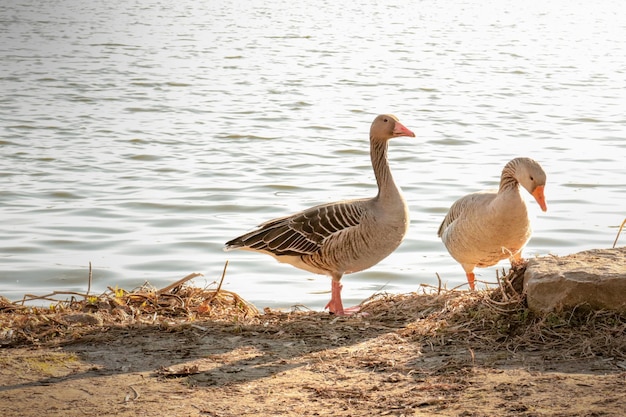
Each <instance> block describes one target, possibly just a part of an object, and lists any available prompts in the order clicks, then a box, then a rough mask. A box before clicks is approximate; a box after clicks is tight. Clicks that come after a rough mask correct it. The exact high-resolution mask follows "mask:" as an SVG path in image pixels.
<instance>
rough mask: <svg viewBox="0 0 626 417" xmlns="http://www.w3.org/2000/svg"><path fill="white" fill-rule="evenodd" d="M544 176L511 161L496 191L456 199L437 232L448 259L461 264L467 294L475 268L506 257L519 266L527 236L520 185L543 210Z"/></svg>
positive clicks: (526, 161) (528, 163) (526, 163)
mask: <svg viewBox="0 0 626 417" xmlns="http://www.w3.org/2000/svg"><path fill="white" fill-rule="evenodd" d="M545 184H546V173H545V172H544V171H543V169H542V168H541V165H539V163H537V162H536V161H534V160H533V159H530V158H515V159H513V160H511V161H509V162H508V163H507V164H506V165H505V166H504V169H503V170H502V175H501V177H500V188H499V189H498V190H497V191H495V190H493V191H481V192H476V193H472V194H468V195H466V196H464V197H461V198H460V199H458V200H457V201H455V202H454V203H453V204H452V206H451V207H450V210H449V211H448V214H447V215H446V217H445V218H444V219H443V222H442V223H441V226H439V230H438V232H437V234H438V236H439V237H440V238H441V240H442V241H443V243H444V245H445V247H446V249H447V250H448V252H449V253H450V255H451V256H452V257H453V258H454V259H455V260H456V261H457V262H458V263H460V264H461V266H462V267H463V270H464V271H465V275H466V276H467V282H468V283H469V287H470V289H471V290H474V289H475V286H474V279H475V276H474V268H475V267H479V268H485V267H488V266H493V265H495V264H497V263H498V262H499V261H501V260H502V259H507V258H508V259H509V260H510V262H511V266H515V265H518V264H519V263H521V262H522V248H523V247H524V246H525V245H526V243H527V242H528V240H529V239H530V235H531V227H530V220H529V218H528V211H527V208H526V203H525V202H524V198H523V197H522V195H521V194H520V189H519V185H521V186H522V187H524V188H525V189H526V190H527V191H528V192H529V193H530V194H531V195H532V196H533V197H534V198H535V200H536V201H537V204H539V207H541V210H542V211H546V210H547V206H546V199H545V196H544V187H545Z"/></svg>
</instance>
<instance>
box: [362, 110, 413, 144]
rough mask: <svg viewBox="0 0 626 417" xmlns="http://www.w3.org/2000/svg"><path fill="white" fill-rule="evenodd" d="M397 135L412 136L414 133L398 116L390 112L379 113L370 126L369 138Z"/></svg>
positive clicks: (387, 138)
mask: <svg viewBox="0 0 626 417" xmlns="http://www.w3.org/2000/svg"><path fill="white" fill-rule="evenodd" d="M399 136H409V137H412V138H414V137H415V133H413V132H411V131H410V130H409V129H407V128H406V127H405V126H404V125H403V124H402V123H400V121H399V120H398V118H397V117H396V116H394V115H392V114H381V115H379V116H377V117H376V118H375V119H374V121H373V122H372V126H371V127H370V138H372V139H379V140H389V139H391V138H395V137H399Z"/></svg>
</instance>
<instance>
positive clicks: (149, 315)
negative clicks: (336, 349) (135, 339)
mask: <svg viewBox="0 0 626 417" xmlns="http://www.w3.org/2000/svg"><path fill="white" fill-rule="evenodd" d="M524 270H525V265H521V266H520V267H518V268H516V269H514V270H511V271H510V272H509V273H508V274H507V275H506V276H504V277H502V278H501V279H500V277H498V282H499V285H498V287H497V288H495V289H491V290H483V291H475V292H467V291H456V290H447V289H442V288H441V287H439V288H436V287H435V288H433V287H425V288H424V290H423V291H422V293H411V294H401V295H389V294H376V295H374V296H373V297H372V298H371V299H369V300H366V301H365V302H364V303H363V305H362V309H363V311H364V312H365V313H367V316H366V317H365V319H366V320H367V322H368V325H369V326H375V327H377V329H379V331H380V329H388V330H389V331H396V332H397V333H398V334H399V335H401V336H402V337H406V338H408V339H412V340H416V341H418V340H419V341H422V342H424V343H426V344H429V345H431V346H433V347H435V346H437V345H439V346H443V345H449V344H456V345H459V346H463V347H467V348H468V349H470V350H471V351H506V352H510V353H515V352H519V351H537V350H542V351H543V352H545V354H546V355H548V356H549V355H550V354H551V353H550V352H554V353H553V354H554V355H558V356H560V358H561V359H566V358H577V357H591V356H602V357H606V358H619V359H622V360H623V359H626V314H624V313H618V312H612V311H603V310H600V311H599V310H591V309H586V308H584V307H583V306H581V307H579V308H576V309H575V310H573V311H566V312H561V313H551V314H547V315H535V314H533V313H532V312H531V311H530V310H529V309H528V308H527V306H526V300H525V296H524V295H523V294H522V292H521V280H522V278H523V273H524ZM195 276H197V274H191V275H188V276H187V277H185V278H183V279H181V280H179V281H177V282H176V283H174V284H172V285H170V286H168V287H166V288H163V289H160V290H158V289H155V288H153V287H151V286H150V285H148V284H146V285H144V286H142V287H140V288H137V289H135V290H132V291H126V290H123V289H118V288H109V290H108V291H107V292H105V293H103V294H100V295H98V296H90V295H87V294H77V293H71V297H70V299H69V300H58V299H56V298H53V297H51V295H47V296H40V297H35V296H28V297H25V299H24V300H21V301H19V302H10V301H8V300H6V299H4V300H1V299H0V346H5V347H13V346H24V345H45V344H47V343H68V342H71V341H72V340H77V339H80V337H81V336H82V335H84V334H86V333H87V332H93V330H94V329H102V331H106V330H107V329H108V328H111V327H113V326H130V327H132V326H137V325H146V324H149V325H155V324H156V325H159V326H162V327H168V328H171V329H174V328H176V327H177V326H180V325H185V326H189V325H192V326H193V325H195V324H194V323H198V322H200V321H206V320H209V321H221V322H229V323H237V324H239V325H242V326H244V327H245V326H249V327H250V328H256V327H259V326H261V325H265V326H267V325H268V323H269V325H271V326H274V327H276V328H277V329H287V331H294V332H300V333H303V334H314V333H315V334H317V333H320V332H323V328H321V327H323V326H324V323H325V322H330V321H333V322H334V321H336V320H345V321H346V323H347V325H346V328H349V327H350V326H351V322H350V321H351V320H363V319H362V318H348V319H343V318H333V317H332V316H330V315H328V314H327V313H324V312H292V313H282V312H276V311H271V310H269V309H266V310H265V312H264V314H260V313H259V312H258V311H257V309H256V308H255V307H254V306H253V305H251V304H250V303H248V302H246V301H245V300H243V299H242V298H241V297H239V296H238V295H237V294H235V293H233V292H230V291H226V290H223V289H221V283H220V285H218V286H217V288H214V289H210V288H195V287H191V286H188V285H187V284H186V282H187V281H188V280H189V279H191V278H194V277H195ZM222 280H223V276H222ZM61 294H66V293H54V294H53V295H54V296H55V297H58V296H59V295H61ZM34 299H37V300H41V299H44V300H48V301H50V302H51V306H50V307H48V308H40V307H28V306H25V305H24V304H25V301H32V300H34ZM353 327H354V326H353ZM348 333H349V331H348ZM346 336H347V337H348V335H346ZM555 359H556V358H555Z"/></svg>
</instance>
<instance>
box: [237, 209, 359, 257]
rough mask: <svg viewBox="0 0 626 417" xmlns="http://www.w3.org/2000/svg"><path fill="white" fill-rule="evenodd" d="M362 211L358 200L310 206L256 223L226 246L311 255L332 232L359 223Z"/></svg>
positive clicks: (275, 252) (279, 253)
mask: <svg viewBox="0 0 626 417" xmlns="http://www.w3.org/2000/svg"><path fill="white" fill-rule="evenodd" d="M365 211H366V210H365V207H364V205H363V204H361V201H360V200H353V201H346V202H338V203H331V204H323V205H319V206H315V207H311V208H309V209H307V210H304V211H301V212H299V213H296V214H294V215H290V216H286V217H281V218H278V219H274V220H270V221H268V222H265V223H263V224H261V225H259V227H258V228H257V229H255V230H253V231H251V232H249V233H246V234H244V235H242V236H240V237H237V238H235V239H233V240H231V241H229V242H227V243H226V250H229V249H249V250H256V251H262V252H270V253H272V254H274V255H276V256H284V255H291V256H302V255H311V254H313V253H315V252H317V251H318V250H319V249H320V248H321V247H322V245H323V244H324V242H325V241H326V240H327V239H329V238H331V237H332V236H333V235H335V234H337V233H339V232H341V231H342V230H345V229H348V228H351V227H355V226H358V225H359V224H360V223H361V221H362V220H363V218H364V214H365Z"/></svg>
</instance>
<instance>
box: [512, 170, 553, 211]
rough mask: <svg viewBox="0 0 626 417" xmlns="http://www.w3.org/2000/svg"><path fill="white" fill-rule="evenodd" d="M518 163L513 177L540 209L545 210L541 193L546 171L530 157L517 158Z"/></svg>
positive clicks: (543, 197)
mask: <svg viewBox="0 0 626 417" xmlns="http://www.w3.org/2000/svg"><path fill="white" fill-rule="evenodd" d="M518 160H519V164H517V166H516V167H515V179H516V180H517V182H519V184H520V185H521V186H522V187H524V188H525V189H526V191H528V192H529V193H530V194H531V195H532V196H533V197H534V198H535V201H537V204H539V207H541V210H543V211H546V210H547V209H548V208H547V206H546V198H545V196H544V194H543V190H544V187H545V185H546V173H545V172H544V170H543V168H541V165H539V163H538V162H537V161H535V160H533V159H530V158H518Z"/></svg>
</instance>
